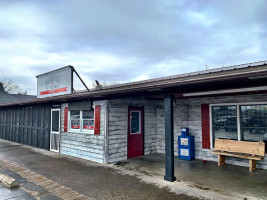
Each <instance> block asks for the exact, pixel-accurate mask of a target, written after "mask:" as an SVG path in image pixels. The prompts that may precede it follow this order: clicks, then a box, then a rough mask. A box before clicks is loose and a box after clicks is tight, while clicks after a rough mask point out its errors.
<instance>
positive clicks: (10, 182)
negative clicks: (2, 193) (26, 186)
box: [0, 173, 19, 188]
mask: <svg viewBox="0 0 267 200" xmlns="http://www.w3.org/2000/svg"><path fill="white" fill-rule="evenodd" d="M0 182H2V183H3V185H4V186H5V187H7V188H14V187H19V183H18V182H17V181H16V179H14V178H12V177H10V176H8V175H6V174H2V173H0Z"/></svg>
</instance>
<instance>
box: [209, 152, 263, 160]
mask: <svg viewBox="0 0 267 200" xmlns="http://www.w3.org/2000/svg"><path fill="white" fill-rule="evenodd" d="M211 153H213V154H218V155H224V156H231V157H236V158H245V159H249V160H263V159H264V157H263V156H252V155H249V154H242V153H232V152H224V151H217V150H214V151H212V152H211Z"/></svg>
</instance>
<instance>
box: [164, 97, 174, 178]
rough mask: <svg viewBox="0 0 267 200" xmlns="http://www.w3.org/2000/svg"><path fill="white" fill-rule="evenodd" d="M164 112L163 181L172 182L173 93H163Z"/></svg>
mask: <svg viewBox="0 0 267 200" xmlns="http://www.w3.org/2000/svg"><path fill="white" fill-rule="evenodd" d="M164 112H165V176H164V180H165V181H170V182H173V181H175V180H176V178H175V176H174V139H173V95H172V94H166V95H164Z"/></svg>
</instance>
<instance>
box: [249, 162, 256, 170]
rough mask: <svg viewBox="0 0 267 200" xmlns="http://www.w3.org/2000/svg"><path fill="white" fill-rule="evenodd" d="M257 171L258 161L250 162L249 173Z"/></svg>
mask: <svg viewBox="0 0 267 200" xmlns="http://www.w3.org/2000/svg"><path fill="white" fill-rule="evenodd" d="M255 170H256V160H249V171H250V172H253V171H255Z"/></svg>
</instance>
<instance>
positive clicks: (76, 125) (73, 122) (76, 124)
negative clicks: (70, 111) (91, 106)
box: [70, 119, 80, 129]
mask: <svg viewBox="0 0 267 200" xmlns="http://www.w3.org/2000/svg"><path fill="white" fill-rule="evenodd" d="M70 124H71V128H72V129H80V120H79V119H75V120H70Z"/></svg>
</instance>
